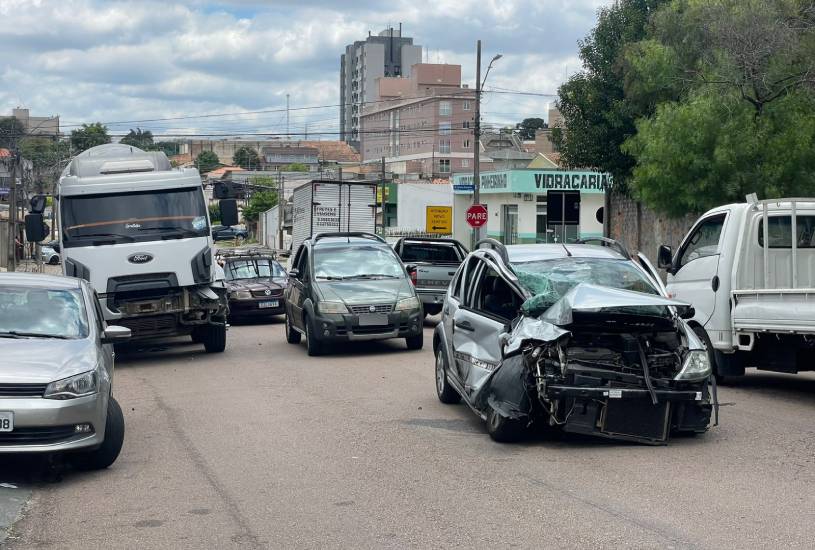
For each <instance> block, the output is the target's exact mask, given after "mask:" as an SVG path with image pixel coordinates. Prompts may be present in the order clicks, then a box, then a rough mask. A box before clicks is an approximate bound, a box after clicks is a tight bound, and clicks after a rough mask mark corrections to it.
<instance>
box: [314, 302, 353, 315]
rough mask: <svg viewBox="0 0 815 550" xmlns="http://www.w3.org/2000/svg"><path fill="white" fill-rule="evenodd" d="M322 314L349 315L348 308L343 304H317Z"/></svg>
mask: <svg viewBox="0 0 815 550" xmlns="http://www.w3.org/2000/svg"><path fill="white" fill-rule="evenodd" d="M317 310H318V311H319V312H320V313H348V308H347V307H345V304H343V303H342V302H317Z"/></svg>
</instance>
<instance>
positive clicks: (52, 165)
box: [20, 137, 71, 191]
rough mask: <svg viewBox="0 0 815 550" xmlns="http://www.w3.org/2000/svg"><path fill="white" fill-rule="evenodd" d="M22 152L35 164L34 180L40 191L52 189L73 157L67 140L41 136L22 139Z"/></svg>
mask: <svg viewBox="0 0 815 550" xmlns="http://www.w3.org/2000/svg"><path fill="white" fill-rule="evenodd" d="M20 152H21V153H22V155H23V157H24V158H27V159H28V160H30V161H31V162H32V164H33V165H34V181H35V183H36V184H37V187H38V188H39V190H40V191H44V190H50V188H51V187H52V186H53V185H54V184H55V183H56V181H57V179H58V178H59V175H60V172H62V169H63V168H65V165H66V164H67V163H68V161H69V160H70V158H71V150H70V144H69V143H68V142H67V141H54V140H52V139H48V138H41V137H28V138H24V139H22V140H21V141H20Z"/></svg>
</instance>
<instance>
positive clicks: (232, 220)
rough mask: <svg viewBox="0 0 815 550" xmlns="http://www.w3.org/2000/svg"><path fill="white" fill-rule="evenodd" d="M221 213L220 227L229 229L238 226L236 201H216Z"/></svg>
mask: <svg viewBox="0 0 815 550" xmlns="http://www.w3.org/2000/svg"><path fill="white" fill-rule="evenodd" d="M218 209H219V210H220V212H221V225H225V226H227V227H230V226H232V225H238V201H236V200H235V199H222V200H220V201H218Z"/></svg>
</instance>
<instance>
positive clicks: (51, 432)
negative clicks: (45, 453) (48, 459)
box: [0, 425, 89, 445]
mask: <svg viewBox="0 0 815 550" xmlns="http://www.w3.org/2000/svg"><path fill="white" fill-rule="evenodd" d="M74 435H76V432H75V431H74V426H73V425H70V426H46V427H38V428H17V427H16V426H15V428H14V431H13V432H0V445H26V444H32V445H44V444H48V443H58V442H60V441H62V440H65V439H69V438H71V437H73V436H74ZM82 435H89V434H82Z"/></svg>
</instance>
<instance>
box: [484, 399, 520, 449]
mask: <svg viewBox="0 0 815 550" xmlns="http://www.w3.org/2000/svg"><path fill="white" fill-rule="evenodd" d="M525 431H526V430H524V425H523V423H522V422H521V421H520V420H514V419H511V418H506V417H505V416H503V415H502V414H501V413H499V412H498V411H496V410H495V409H494V408H493V407H490V410H489V412H488V413H487V433H488V434H490V437H491V438H492V440H493V441H497V442H499V443H513V442H515V441H519V440H520V439H521V438H523V436H524V433H525Z"/></svg>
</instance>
